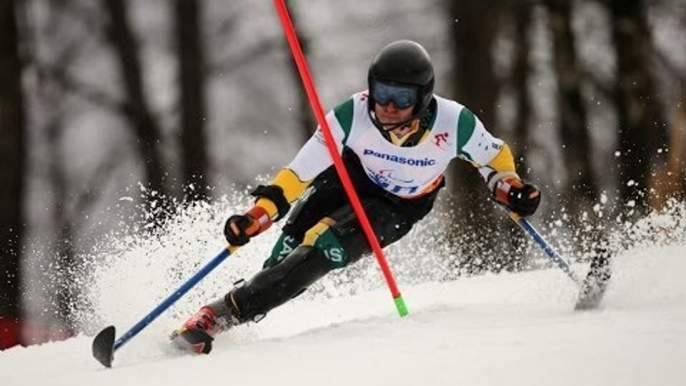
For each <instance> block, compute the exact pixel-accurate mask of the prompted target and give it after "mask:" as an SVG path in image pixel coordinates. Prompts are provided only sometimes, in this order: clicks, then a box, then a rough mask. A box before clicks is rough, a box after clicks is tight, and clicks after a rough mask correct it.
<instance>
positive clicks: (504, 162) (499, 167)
mask: <svg viewBox="0 0 686 386" xmlns="http://www.w3.org/2000/svg"><path fill="white" fill-rule="evenodd" d="M488 166H490V167H491V168H493V170H495V171H497V172H513V171H515V163H514V156H513V155H512V151H511V150H510V147H509V146H508V145H507V144H504V145H503V148H502V149H500V152H499V153H498V154H496V156H495V157H493V159H492V160H491V162H489V163H488Z"/></svg>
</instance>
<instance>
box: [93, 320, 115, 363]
mask: <svg viewBox="0 0 686 386" xmlns="http://www.w3.org/2000/svg"><path fill="white" fill-rule="evenodd" d="M115 335H116V329H115V328H114V326H109V327H107V328H105V329H104V330H102V331H100V333H99V334H98V335H96V337H95V339H93V356H94V357H95V359H97V360H98V362H100V363H101V364H102V365H103V366H105V367H107V368H111V367H112V360H113V359H114V338H115Z"/></svg>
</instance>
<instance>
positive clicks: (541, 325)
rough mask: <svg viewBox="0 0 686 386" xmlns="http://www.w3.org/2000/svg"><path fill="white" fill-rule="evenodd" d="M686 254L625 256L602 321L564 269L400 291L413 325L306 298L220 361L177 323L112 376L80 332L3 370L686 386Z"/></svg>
mask: <svg viewBox="0 0 686 386" xmlns="http://www.w3.org/2000/svg"><path fill="white" fill-rule="evenodd" d="M685 257H686V247H684V246H674V247H648V248H644V249H640V250H634V251H633V252H631V253H628V254H625V255H622V256H618V258H617V259H616V260H617V261H616V272H615V277H614V280H613V282H612V285H611V287H610V289H609V290H608V293H607V296H606V299H605V304H604V307H603V309H602V310H599V311H595V312H585V313H578V312H574V311H572V307H573V303H574V300H575V296H576V294H575V289H574V287H573V285H572V284H571V283H570V282H569V281H568V280H567V278H566V277H565V276H564V275H563V274H562V273H560V272H559V271H558V270H546V271H538V272H530V273H522V274H511V275H498V276H495V275H493V276H484V277H477V278H471V279H464V280H460V281H457V282H448V283H430V284H426V285H419V286H413V287H407V288H402V287H401V290H403V295H404V297H405V299H406V301H407V303H408V306H409V307H410V316H409V317H407V318H403V319H401V318H399V317H398V316H397V315H396V314H395V313H394V308H393V305H392V301H391V299H390V295H388V294H387V292H385V291H372V292H369V293H362V294H358V295H355V296H345V297H335V298H331V299H328V300H327V299H319V300H312V299H302V300H301V299H297V300H296V301H294V302H292V303H291V304H287V305H285V306H284V307H283V308H281V309H277V310H275V311H274V312H272V313H271V314H270V315H269V317H268V318H266V319H265V320H264V321H263V322H261V323H259V324H257V325H252V326H249V327H241V328H238V329H236V330H234V331H232V333H230V334H227V335H226V336H222V337H220V338H219V339H218V340H217V341H216V344H215V349H214V351H213V353H212V354H211V355H209V356H199V357H195V356H187V355H180V354H179V353H177V352H174V350H172V349H171V348H170V347H168V345H167V344H166V340H165V338H164V333H163V332H164V331H165V329H167V330H168V329H169V328H172V327H173V326H174V323H172V322H165V321H164V320H161V321H159V322H156V323H155V324H156V325H158V326H157V327H154V328H153V327H151V328H149V329H148V330H145V331H144V332H143V333H142V334H141V335H139V336H138V337H137V338H136V339H134V340H132V341H131V342H129V343H128V344H127V345H126V346H124V347H123V348H122V349H121V350H119V351H118V352H117V353H116V355H115V362H114V368H113V369H104V368H102V366H100V364H99V363H97V362H96V361H95V360H94V359H93V358H92V357H91V354H90V344H91V337H88V336H81V337H78V338H76V339H72V340H70V341H66V342H60V343H51V344H46V345H43V346H40V347H30V348H15V349H11V350H8V351H5V352H2V353H0V373H1V374H2V376H3V381H4V382H3V383H4V384H6V385H14V386H18V385H70V386H71V385H102V386H106V385H116V386H121V385H138V384H141V385H142V384H145V385H165V386H174V385H184V386H187V385H205V384H226V385H276V384H278V385H351V384H353V385H418V384H419V385H527V386H531V385H575V386H576V385H648V384H656V385H682V384H684V381H685V380H686V367H685V366H683V358H684V357H685V356H686V281H684V280H683V271H684V269H686V260H685ZM128 296H130V297H131V299H132V301H131V303H137V301H135V302H134V301H133V299H137V298H136V296H137V295H136V294H135V293H129V294H128ZM132 318H134V319H135V317H133V316H131V315H126V316H122V317H121V320H122V321H121V322H117V323H119V324H118V325H117V327H118V328H119V333H120V334H121V333H122V332H123V331H122V330H124V329H126V328H128V327H130V325H131V323H132V322H133V321H134V320H132ZM124 320H128V321H124ZM159 325H161V326H159ZM98 327H101V326H98Z"/></svg>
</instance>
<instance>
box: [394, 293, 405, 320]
mask: <svg viewBox="0 0 686 386" xmlns="http://www.w3.org/2000/svg"><path fill="white" fill-rule="evenodd" d="M393 301H394V302H395V308H397V309H398V314H400V317H403V316H407V314H408V313H409V312H408V311H407V306H406V305H405V300H403V297H402V295H398V297H397V298H393Z"/></svg>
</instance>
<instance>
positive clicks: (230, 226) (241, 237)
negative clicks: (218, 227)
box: [224, 206, 272, 246]
mask: <svg viewBox="0 0 686 386" xmlns="http://www.w3.org/2000/svg"><path fill="white" fill-rule="evenodd" d="M271 225H272V220H271V218H270V217H269V215H268V214H267V211H266V210H264V208H262V207H260V206H254V207H253V208H252V209H250V210H249V211H248V212H247V213H246V214H235V215H233V216H231V217H229V219H228V220H226V224H225V225H224V236H225V237H226V241H228V242H229V244H231V245H234V246H241V245H245V244H247V243H248V242H249V241H250V238H251V237H254V236H257V235H258V234H260V233H262V232H264V231H266V230H267V229H268V228H269V227H270V226H271Z"/></svg>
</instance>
